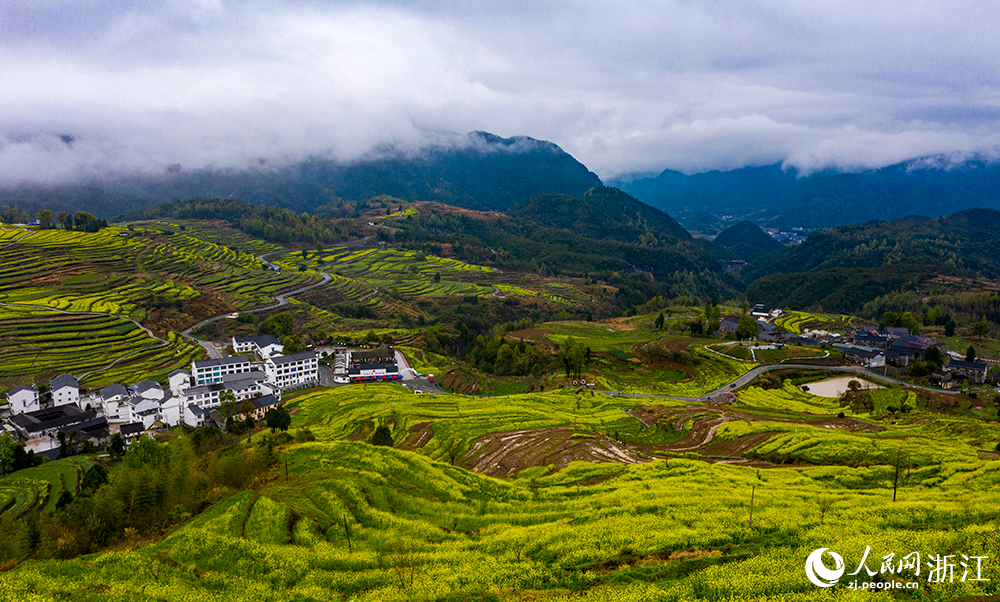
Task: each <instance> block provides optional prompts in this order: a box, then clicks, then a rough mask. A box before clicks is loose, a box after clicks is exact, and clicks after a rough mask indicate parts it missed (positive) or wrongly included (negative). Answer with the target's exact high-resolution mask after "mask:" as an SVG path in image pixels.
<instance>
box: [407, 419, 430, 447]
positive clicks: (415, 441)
mask: <svg viewBox="0 0 1000 602" xmlns="http://www.w3.org/2000/svg"><path fill="white" fill-rule="evenodd" d="M433 437H434V425H433V424H432V423H430V422H421V423H419V424H414V425H413V426H412V427H410V433H409V436H408V437H407V438H406V442H405V443H403V444H402V445H401V446H400V447H401V448H403V449H419V448H421V447H423V446H425V445H427V442H428V441H430V440H431V439H432V438H433Z"/></svg>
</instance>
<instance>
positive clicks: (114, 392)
mask: <svg viewBox="0 0 1000 602" xmlns="http://www.w3.org/2000/svg"><path fill="white" fill-rule="evenodd" d="M129 397H130V395H129V393H128V389H126V388H125V386H124V385H118V384H115V385H108V386H106V387H104V388H103V389H101V404H102V405H103V406H104V417H105V418H107V419H108V422H128V420H129V413H130V411H131V410H130V408H129V405H128V402H127V400H128V398H129Z"/></svg>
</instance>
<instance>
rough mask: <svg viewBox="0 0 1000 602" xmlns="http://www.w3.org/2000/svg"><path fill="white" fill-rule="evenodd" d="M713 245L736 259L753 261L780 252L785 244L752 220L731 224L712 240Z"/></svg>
mask: <svg viewBox="0 0 1000 602" xmlns="http://www.w3.org/2000/svg"><path fill="white" fill-rule="evenodd" d="M712 245H713V246H715V247H717V248H719V249H720V250H722V251H725V252H726V253H729V254H732V256H733V257H735V258H736V259H742V260H744V261H753V260H755V259H760V258H762V257H770V256H771V255H775V254H777V253H780V252H781V250H782V249H783V248H784V247H783V245H782V244H781V243H780V242H778V241H776V240H774V238H772V237H771V235H770V234H768V233H767V232H764V231H763V230H761V229H760V226H758V225H757V224H755V223H753V222H751V221H746V220H744V221H742V222H740V223H738V224H735V225H733V226H730V227H728V228H726V229H725V230H723V231H722V232H720V233H719V235H718V236H716V237H715V239H714V240H712Z"/></svg>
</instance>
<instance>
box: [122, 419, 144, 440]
mask: <svg viewBox="0 0 1000 602" xmlns="http://www.w3.org/2000/svg"><path fill="white" fill-rule="evenodd" d="M118 432H119V433H121V436H122V439H124V440H125V445H128V444H129V443H130V442H131V441H132V440H133V439H135V438H136V437H139V436H140V435H142V434H143V433H145V432H146V427H145V426H144V425H143V424H142V423H141V422H130V423H128V424H123V425H121V427H120V428H119V429H118Z"/></svg>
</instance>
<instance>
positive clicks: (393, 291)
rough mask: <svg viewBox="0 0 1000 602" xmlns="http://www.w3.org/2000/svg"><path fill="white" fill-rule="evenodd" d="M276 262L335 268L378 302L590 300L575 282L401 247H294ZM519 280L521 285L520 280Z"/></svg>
mask: <svg viewBox="0 0 1000 602" xmlns="http://www.w3.org/2000/svg"><path fill="white" fill-rule="evenodd" d="M277 263H278V264H279V265H281V266H282V268H284V269H285V270H286V271H289V270H291V271H295V270H307V271H322V272H326V273H330V274H332V275H333V276H334V278H335V280H334V282H333V283H332V284H331V286H333V287H334V288H336V289H337V290H339V291H340V292H342V293H343V294H344V296H345V297H347V298H348V299H350V300H352V301H358V300H360V301H362V302H368V303H371V304H373V305H375V304H377V302H376V301H373V299H377V298H381V297H382V296H383V294H384V295H388V296H390V297H396V298H400V297H402V298H433V297H456V296H479V297H488V296H500V297H505V296H515V297H533V298H538V299H546V300H548V301H553V302H556V303H561V304H566V303H572V302H579V301H586V300H588V299H589V297H588V296H587V295H584V294H583V293H581V292H579V291H577V290H576V289H574V288H573V287H572V286H569V285H566V284H563V283H554V282H547V281H538V282H536V281H535V279H534V277H528V276H525V277H523V278H522V277H520V276H511V275H509V274H503V273H500V272H498V271H496V270H494V269H493V268H490V267H486V266H480V265H473V264H469V263H465V262H462V261H458V260H456V259H447V258H443V257H436V256H433V255H426V254H424V253H418V252H415V251H406V250H401V249H348V248H333V249H327V250H324V251H312V250H306V251H305V252H304V254H303V252H302V251H296V252H289V253H287V254H285V255H283V256H282V257H281V258H280V259H279V260H277ZM515 283H516V284H515Z"/></svg>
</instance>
